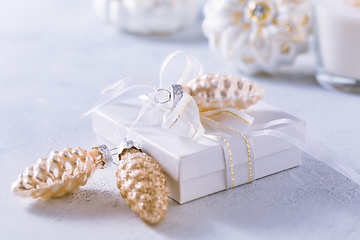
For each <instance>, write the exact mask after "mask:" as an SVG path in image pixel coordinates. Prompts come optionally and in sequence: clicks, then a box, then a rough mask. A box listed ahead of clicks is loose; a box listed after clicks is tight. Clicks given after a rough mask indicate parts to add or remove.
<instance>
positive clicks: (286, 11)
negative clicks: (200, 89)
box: [202, 0, 312, 74]
mask: <svg viewBox="0 0 360 240" xmlns="http://www.w3.org/2000/svg"><path fill="white" fill-rule="evenodd" d="M204 14H205V20H204V22H203V25H202V29H203V32H204V34H205V36H206V37H207V38H208V39H209V44H210V47H211V48H212V49H216V50H220V52H221V55H222V56H223V57H224V58H225V59H227V60H229V61H231V62H232V63H234V64H235V65H236V67H237V68H238V69H239V70H240V71H242V72H244V73H248V74H254V73H258V72H269V73H273V72H275V71H276V70H277V68H278V66H279V65H281V64H291V63H292V62H293V61H294V59H295V58H296V56H297V55H298V54H300V53H303V52H305V51H306V50H307V48H308V36H309V35H310V34H311V30H312V29H311V26H312V23H311V9H310V1H309V0H210V1H209V2H207V3H206V5H205V7H204Z"/></svg>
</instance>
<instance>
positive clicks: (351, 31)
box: [313, 0, 360, 80]
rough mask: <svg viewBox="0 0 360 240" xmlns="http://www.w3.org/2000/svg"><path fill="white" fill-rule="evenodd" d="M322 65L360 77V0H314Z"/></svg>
mask: <svg viewBox="0 0 360 240" xmlns="http://www.w3.org/2000/svg"><path fill="white" fill-rule="evenodd" d="M313 3H314V12H315V18H316V24H317V38H318V39H317V41H318V50H320V52H319V56H318V57H320V58H321V61H322V65H323V66H322V67H323V68H324V69H325V70H326V71H328V72H329V73H331V74H335V75H339V76H343V77H347V78H352V79H357V80H360V0H314V1H313Z"/></svg>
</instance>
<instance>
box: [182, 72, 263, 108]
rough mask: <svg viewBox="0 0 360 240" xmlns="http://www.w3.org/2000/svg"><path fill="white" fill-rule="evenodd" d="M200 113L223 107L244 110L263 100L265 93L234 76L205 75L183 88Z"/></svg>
mask: <svg viewBox="0 0 360 240" xmlns="http://www.w3.org/2000/svg"><path fill="white" fill-rule="evenodd" d="M183 88H184V92H187V93H188V94H190V95H191V96H193V98H194V99H195V101H196V104H197V105H198V107H199V111H200V112H204V111H211V110H216V109H220V108H224V107H231V108H236V109H238V110H244V109H247V108H248V107H250V106H251V105H255V104H256V103H257V102H259V101H260V100H262V99H264V98H265V96H266V92H265V90H264V88H262V87H260V86H259V85H258V84H256V83H255V82H251V81H249V80H248V79H247V78H239V77H237V76H235V75H224V74H205V75H203V76H199V77H197V78H195V79H193V80H191V81H190V82H189V83H188V84H187V85H185V86H183Z"/></svg>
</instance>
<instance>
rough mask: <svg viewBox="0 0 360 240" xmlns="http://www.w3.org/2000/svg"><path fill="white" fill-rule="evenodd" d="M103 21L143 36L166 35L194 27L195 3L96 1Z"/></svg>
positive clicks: (188, 0)
mask: <svg viewBox="0 0 360 240" xmlns="http://www.w3.org/2000/svg"><path fill="white" fill-rule="evenodd" d="M93 8H94V11H95V13H96V14H97V15H98V17H99V18H100V20H102V21H106V22H110V23H112V24H114V25H116V26H118V27H119V28H120V29H122V30H124V31H127V32H130V33H135V34H140V35H150V34H157V35H166V34H171V33H174V32H177V31H178V30H180V29H182V28H185V27H187V26H189V25H191V24H192V23H194V21H195V19H196V15H197V1H195V0H93Z"/></svg>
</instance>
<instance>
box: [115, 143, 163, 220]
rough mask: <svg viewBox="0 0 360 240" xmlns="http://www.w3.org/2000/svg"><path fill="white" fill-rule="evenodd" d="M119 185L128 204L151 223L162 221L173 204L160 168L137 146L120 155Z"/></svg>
mask: <svg viewBox="0 0 360 240" xmlns="http://www.w3.org/2000/svg"><path fill="white" fill-rule="evenodd" d="M119 160H120V163H119V166H118V168H117V170H116V177H117V186H118V188H119V189H120V193H121V196H122V197H123V198H124V199H125V200H126V203H127V205H128V206H129V207H130V208H131V209H132V210H133V212H134V213H136V214H137V215H139V216H140V218H141V219H142V220H144V221H146V222H148V223H150V224H155V223H158V222H161V221H162V220H163V218H164V216H165V214H166V211H167V206H168V204H169V200H168V195H169V189H168V187H167V185H166V180H165V176H164V174H163V172H162V169H161V167H160V165H159V164H158V163H157V162H156V161H155V159H153V158H152V157H150V156H149V155H147V154H145V153H143V152H142V151H141V150H139V149H137V148H136V147H131V148H128V149H124V150H123V151H122V153H120V154H119Z"/></svg>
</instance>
